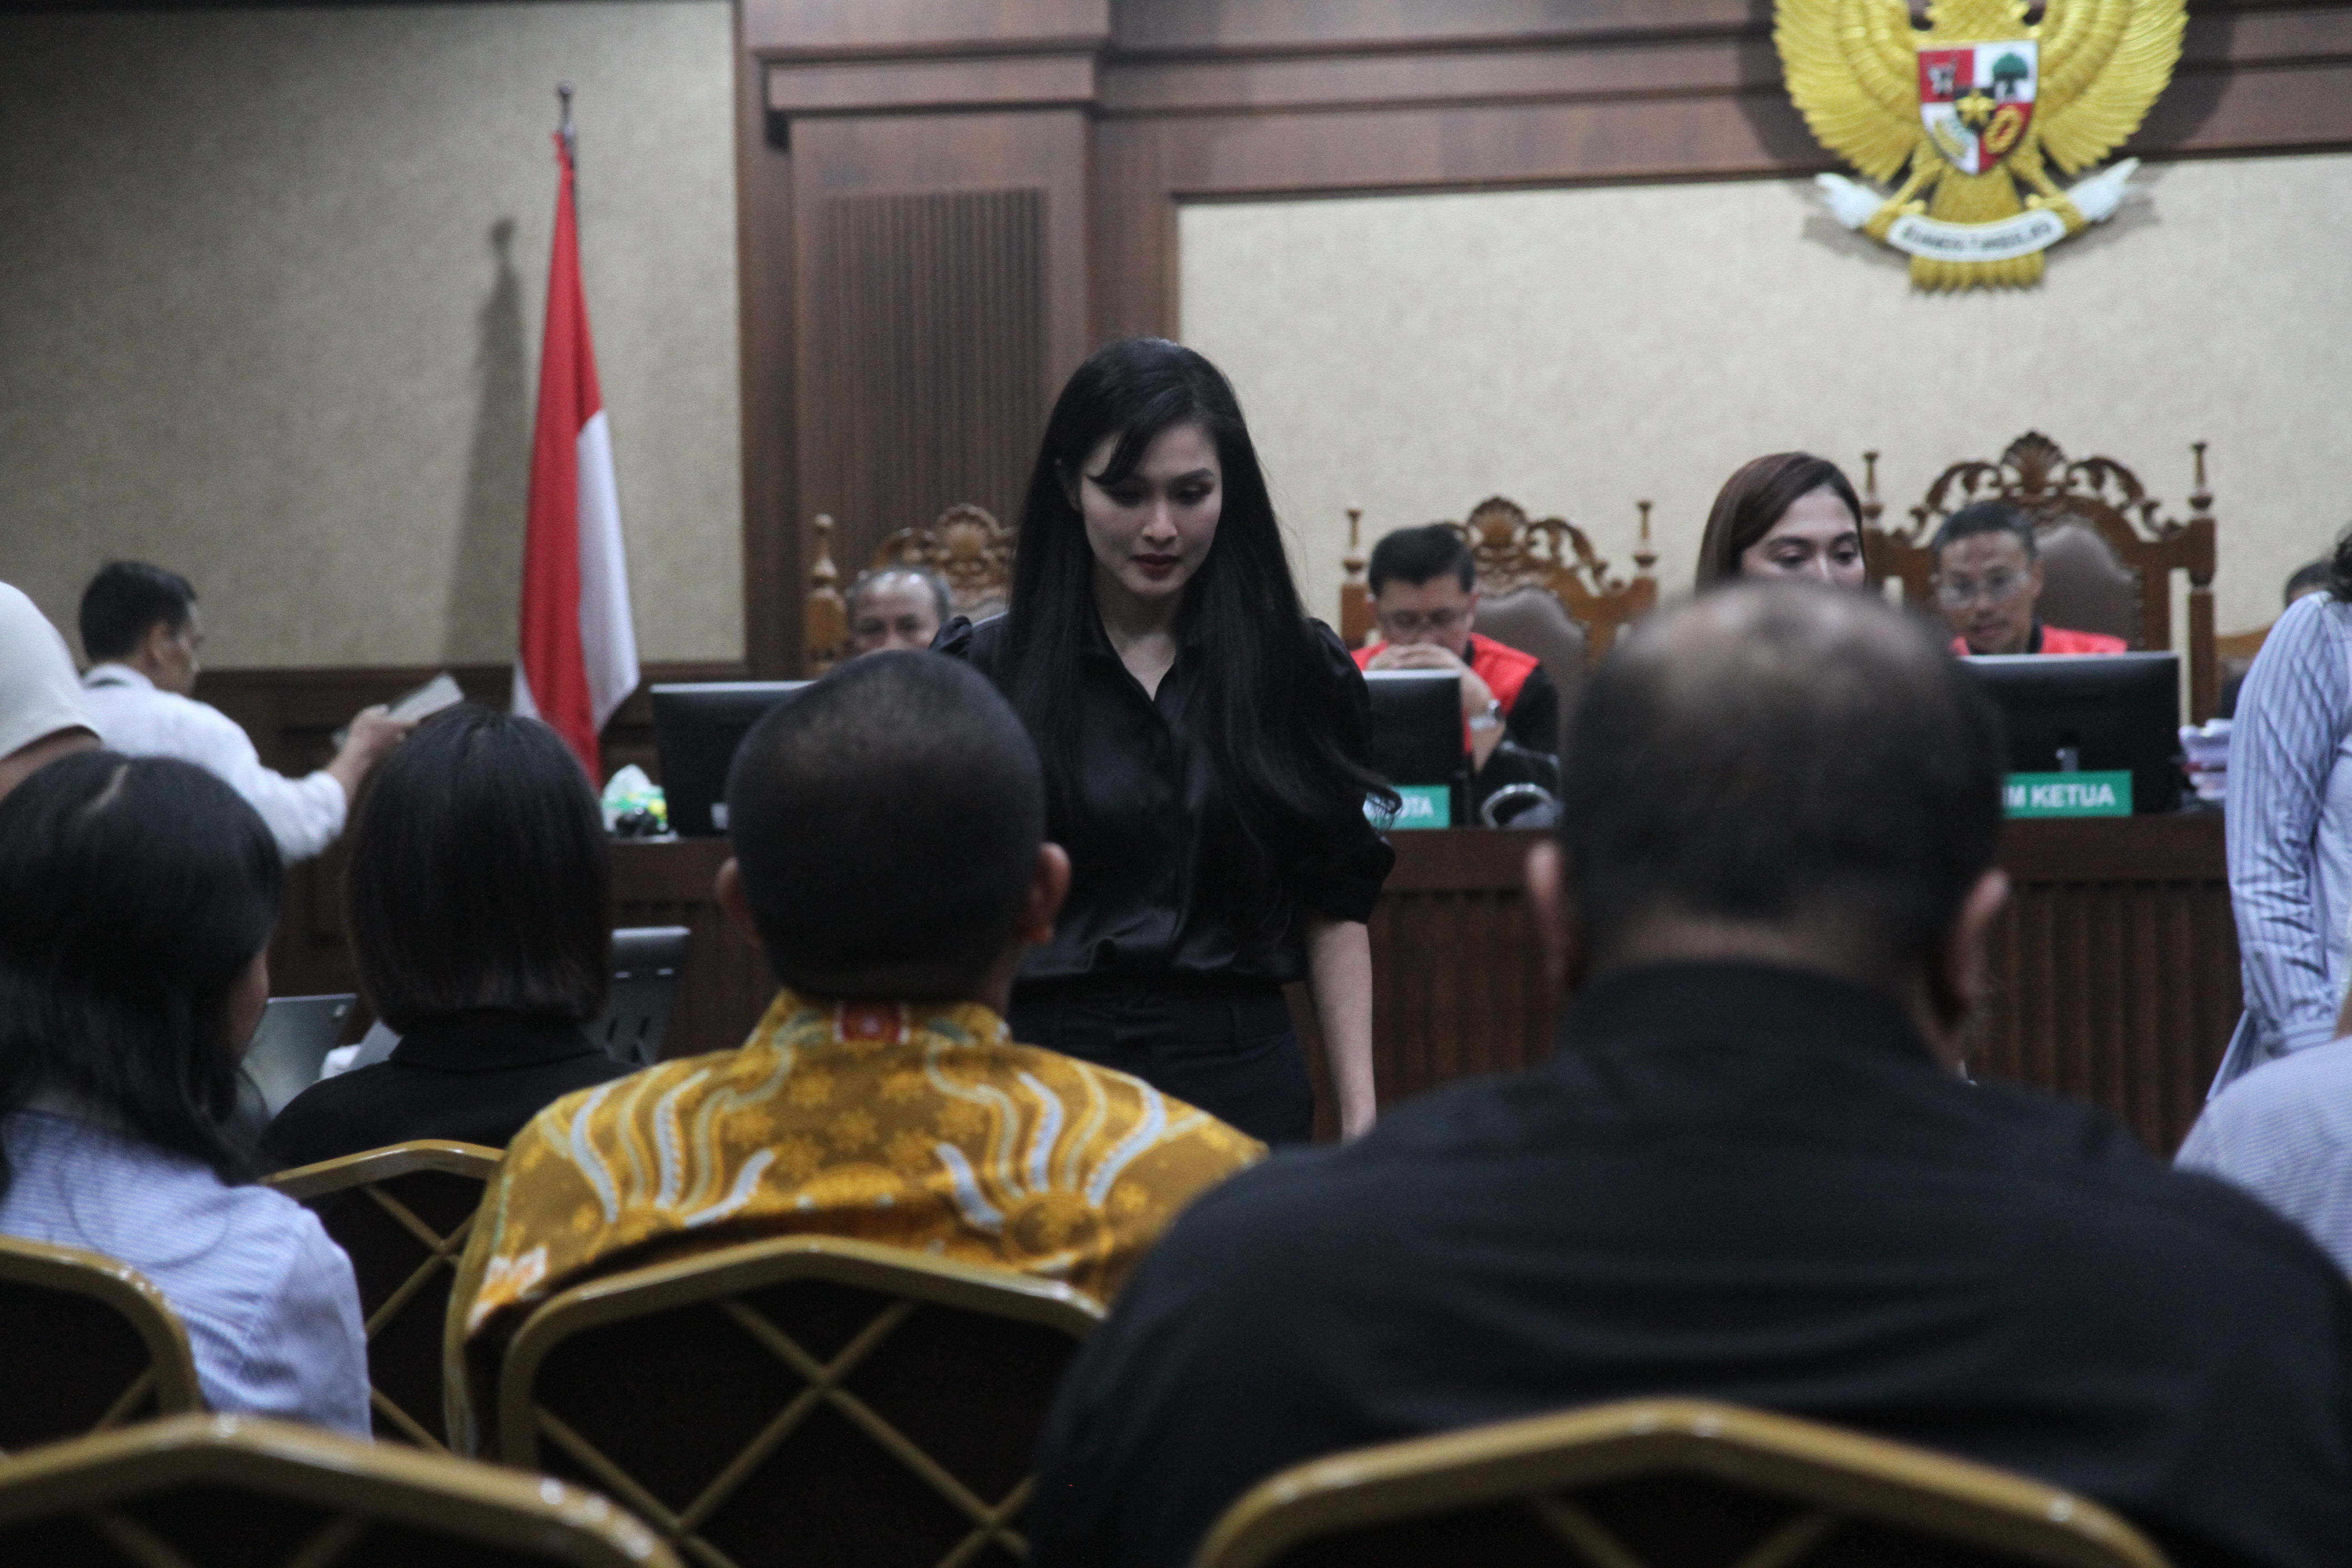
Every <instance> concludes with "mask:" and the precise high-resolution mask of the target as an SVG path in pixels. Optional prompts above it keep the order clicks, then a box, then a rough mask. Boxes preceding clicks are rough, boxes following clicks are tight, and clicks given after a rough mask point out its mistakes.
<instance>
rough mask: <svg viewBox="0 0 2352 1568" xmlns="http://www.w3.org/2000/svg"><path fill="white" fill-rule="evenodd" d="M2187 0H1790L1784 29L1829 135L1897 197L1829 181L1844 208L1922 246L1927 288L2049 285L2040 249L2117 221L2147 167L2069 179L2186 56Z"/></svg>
mask: <svg viewBox="0 0 2352 1568" xmlns="http://www.w3.org/2000/svg"><path fill="white" fill-rule="evenodd" d="M2183 5H2184V0H2049V5H2048V6H2047V7H2046V9H2045V10H2044V11H2043V13H2042V19H2041V21H2040V22H2039V23H2038V24H2036V25H2034V26H2027V25H2026V20H2025V16H2026V7H2025V5H2024V0H1931V3H1930V4H1929V5H1928V6H1927V29H1926V30H1925V31H1924V32H1923V31H1921V30H1920V29H1918V28H1916V27H1915V26H1913V25H1912V21H1911V12H1910V8H1909V6H1908V5H1907V4H1906V0H1779V5H1778V6H1777V8H1776V9H1777V14H1776V16H1775V18H1774V25H1773V30H1772V41H1773V43H1774V44H1775V45H1776V46H1777V47H1779V49H1780V65H1781V68H1782V69H1784V70H1785V71H1786V72H1787V73H1788V79H1789V96H1790V98H1792V99H1793V100H1796V105H1797V108H1798V109H1799V110H1801V111H1802V112H1803V114H1804V116H1805V123H1806V124H1807V125H1809V126H1811V128H1812V132H1813V134H1814V135H1815V136H1817V137H1819V138H1820V139H1821V142H1822V145H1823V146H1824V147H1827V148H1828V149H1829V150H1830V151H1831V152H1832V153H1837V154H1838V155H1839V156H1840V157H1842V158H1844V159H1845V160H1846V161H1847V162H1848V163H1852V164H1853V166H1854V167H1855V168H1856V169H1858V170H1860V171H1861V172H1862V174H1864V176H1865V177H1866V178H1869V179H1872V180H1875V181H1878V182H1879V183H1880V184H1888V183H1891V182H1893V180H1894V179H1895V175H1896V174H1897V173H1898V172H1901V171H1903V169H1904V166H1905V164H1906V163H1907V164H1909V165H1910V167H1909V171H1908V172H1907V173H1905V174H1904V175H1903V183H1902V184H1900V185H1898V186H1896V187H1895V191H1894V193H1893V194H1892V195H1886V194H1884V193H1882V192H1880V191H1877V190H1874V189H1872V188H1871V187H1870V186H1868V185H1864V184H1860V183H1858V182H1856V181H1853V180H1849V179H1847V178H1845V177H1844V176H1843V175H1841V174H1823V175H1822V176H1821V177H1820V180H1821V184H1822V190H1823V191H1824V192H1825V193H1826V194H1827V195H1828V197H1829V204H1830V209H1831V211H1832V212H1834V213H1835V214H1836V215H1837V216H1838V219H1839V221H1840V222H1842V223H1843V224H1844V225H1845V226H1847V227H1848V228H1858V229H1861V230H1862V231H1863V232H1864V233H1865V234H1868V235H1870V236H1871V237H1874V238H1875V239H1880V240H1884V241H1885V243H1887V244H1889V245H1891V246H1894V247H1895V248H1896V249H1898V250H1902V251H1905V252H1906V253H1908V254H1909V256H1910V258H1911V281H1912V282H1913V283H1914V284H1916V285H1917V286H1918V287H1920V288H1922V289H1967V288H1972V287H1986V288H1996V287H2003V286H2019V285H2024V284H2031V283H2038V282H2040V281H2041V280H2042V252H2043V251H2044V250H2046V249H2048V248H2049V247H2051V246H2053V245H2055V244H2056V243H2057V242H2058V241H2060V240H2062V239H2063V238H2065V237H2067V236H2068V235H2070V234H2076V233H2079V232H2081V231H2082V230H2083V229H2084V228H2086V227H2088V226H2090V225H2092V224H2094V223H2096V222H2098V221H2099V220H2100V219H2102V218H2105V217H2106V216H2109V215H2110V214H2112V213H2113V212H2114V211H2115V210H2116V205H2117V204H2118V203H2120V202H2121V201H2122V200H2123V194H2124V184H2125V182H2126V181H2127V180H2129V179H2130V178H2131V175H2132V171H2133V170H2135V169H2137V167H2139V161H2138V160H2137V159H2136V158H2126V159H2125V160H2124V161H2123V162H2122V163H2117V164H2116V165H2115V166H2114V167H2113V168H2109V169H2105V170H2102V171H2101V172H2100V173H2098V174H2093V175H2091V176H2090V177H2088V178H2087V179H2084V180H2081V181H2078V182H2077V183H2076V184H2074V186H2073V187H2072V188H2070V189H2066V190H2061V189H2059V188H2058V186H2057V185H2056V184H2054V183H2053V181H2052V179H2051V177H2050V172H2049V166H2050V165H2051V164H2053V163H2054V164H2056V165H2057V166H2058V168H2060V169H2061V170H2063V171H2064V172H2065V173H2066V174H2070V175H2071V174H2077V173H2079V172H2081V171H2082V170H2084V169H2087V168H2089V167H2090V166H2091V165H2092V164H2094V163H2097V162H2098V161H2099V160H2100V159H2101V158H2104V157H2105V156H2106V155H2107V153H2110V152H2111V151H2113V150H2114V149H2115V148H2116V146H2117V145H2119V144H2120V143H2121V142H2123V141H2124V139H2125V138H2126V137H2127V136H2129V135H2130V134H2131V133H2132V132H2134V131H2136V130H2137V129H2138V128H2139V122H2140V121H2141V120H2142V119H2143V118H2144V117H2145V116H2146V115H2147V110H2148V106H2149V105H2150V104H2153V103H2154V102H2155V101H2156V98H2157V94H2158V93H2160V92H2162V91H2163V90H2164V86H2165V83H2166V82H2167V81H2168V80H2170V79H2171V77H2172V68H2173V65H2174V63H2175V62H2176V61H2178V60H2179V58H2180V34H2181V29H2182V28H2183V26H2186V22H2187V18H2186V16H2185V14H2184V11H2183Z"/></svg>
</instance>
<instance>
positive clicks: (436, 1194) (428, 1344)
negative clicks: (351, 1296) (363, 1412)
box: [268, 1140, 501, 1449]
mask: <svg viewBox="0 0 2352 1568" xmlns="http://www.w3.org/2000/svg"><path fill="white" fill-rule="evenodd" d="M500 1158H501V1155H500V1154H499V1151H498V1150H496V1149H485V1148H483V1147H482V1146H481V1145H480V1144H478V1143H456V1142H439V1141H433V1140H427V1141H424V1142H414V1143H395V1144H394V1145H392V1146H391V1147H390V1148H387V1149H371V1150H368V1151H367V1152H364V1153H360V1154H346V1155H344V1156H343V1157H342V1158H341V1159H340V1160H323V1161H320V1163H318V1164H315V1165H302V1166H299V1167H297V1168H296V1169H294V1170H291V1171H281V1172H279V1173H278V1174H277V1175H275V1176H272V1177H270V1178H269V1181H268V1185H270V1186H273V1187H275V1188H277V1189H278V1191H279V1192H281V1193H284V1194H286V1195H287V1196H288V1197H290V1198H295V1199H298V1200H299V1201H300V1202H302V1203H305V1204H308V1205H310V1207H311V1209H313V1210H314V1211H315V1212H316V1213H317V1214H318V1215H319V1219H320V1223H321V1224H323V1225H324V1226H326V1227H327V1234H328V1235H329V1236H331V1237H334V1238H335V1242H336V1244H337V1245H338V1246H340V1247H341V1248H342V1249H343V1250H344V1251H345V1252H346V1253H349V1254H350V1255H351V1259H352V1273H353V1274H355V1275H356V1276H358V1279H359V1287H360V1310H361V1311H362V1313H363V1314H365V1316H366V1319H367V1340H368V1403H369V1405H371V1406H372V1408H373V1415H374V1425H375V1435H376V1436H378V1437H382V1438H386V1439H390V1440H393V1441H396V1442H402V1443H414V1444H415V1445H416V1446H418V1447H425V1448H433V1449H446V1447H447V1436H446V1428H445V1426H443V1416H442V1411H441V1379H442V1370H441V1334H442V1323H443V1320H444V1319H445V1318H446V1316H447V1314H448V1310H449V1285H450V1281H451V1280H452V1279H454V1278H455V1276H456V1274H457V1259H458V1258H459V1257H460V1256H461V1255H462V1254H463V1253H464V1252H465V1250H466V1237H467V1235H468V1234H470V1233H471V1231H472V1229H473V1225H474V1211H475V1210H476V1209H478V1208H479V1207H480V1206H481V1203H482V1186H483V1184H484V1183H486V1182H488V1180H489V1179H490V1177H491V1175H492V1174H493V1173H496V1172H497V1170H498V1168H499V1159H500Z"/></svg>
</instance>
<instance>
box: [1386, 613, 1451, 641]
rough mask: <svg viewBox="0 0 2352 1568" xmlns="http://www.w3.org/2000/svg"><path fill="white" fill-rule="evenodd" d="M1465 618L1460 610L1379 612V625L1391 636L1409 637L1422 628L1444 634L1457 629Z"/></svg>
mask: <svg viewBox="0 0 2352 1568" xmlns="http://www.w3.org/2000/svg"><path fill="white" fill-rule="evenodd" d="M1467 619H1469V616H1466V615H1465V614H1464V613H1463V612H1462V611H1460V610H1432V611H1430V612H1429V613H1428V614H1427V615H1423V614H1422V613H1421V612H1420V611H1419V610H1382V611H1381V612H1380V622H1381V628H1382V629H1383V630H1385V631H1386V632H1388V634H1389V635H1390V636H1391V637H1411V636H1412V635H1413V634H1414V633H1415V632H1418V631H1423V630H1428V631H1433V632H1436V633H1437V634H1439V635H1440V636H1444V634H1445V633H1447V632H1451V631H1457V630H1459V629H1460V628H1461V626H1462V623H1463V622H1464V621H1465V620H1467Z"/></svg>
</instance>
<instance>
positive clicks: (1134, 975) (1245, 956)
mask: <svg viewBox="0 0 2352 1568" xmlns="http://www.w3.org/2000/svg"><path fill="white" fill-rule="evenodd" d="M1315 630H1316V634H1317V636H1316V643H1317V647H1318V649H1319V651H1320V652H1321V654H1322V660H1323V665H1324V669H1325V673H1326V674H1327V675H1328V678H1329V679H1330V680H1331V681H1332V682H1333V683H1334V684H1335V685H1337V686H1338V687H1339V689H1340V692H1341V701H1340V704H1339V706H1340V709H1341V711H1342V712H1343V713H1344V714H1345V715H1346V717H1345V719H1344V721H1343V725H1344V729H1343V742H1344V743H1345V744H1346V745H1347V747H1348V749H1349V752H1351V753H1352V754H1354V755H1355V756H1357V757H1358V758H1362V757H1363V756H1364V755H1365V754H1366V752H1367V751H1368V750H1369V742H1370V727H1371V699H1370V695H1369V693H1368V692H1367V691H1366V689H1365V687H1364V678H1363V675H1362V673H1361V672H1360V671H1359V670H1358V669H1357V668H1356V665H1355V661H1354V660H1353V659H1351V658H1349V657H1348V652H1347V649H1346V648H1345V647H1342V646H1341V645H1340V642H1339V637H1337V636H1336V635H1334V634H1333V633H1332V631H1331V629H1330V628H1329V627H1328V626H1324V625H1322V624H1321V623H1320V622H1317V623H1316V625H1315ZM1003 633H1004V618H1003V616H994V617H992V618H991V619H989V620H986V621H983V622H982V623H981V624H980V625H979V626H973V625H971V622H970V621H968V620H965V619H963V618H962V617H961V616H959V617H957V618H956V619H955V620H952V621H950V622H949V623H948V625H947V626H944V627H942V628H941V629H940V636H939V639H938V640H937V641H936V642H934V643H933V644H932V647H934V648H936V649H937V650H938V651H940V652H941V653H944V654H947V655H949V656H950V657H951V658H961V659H965V660H967V661H969V662H970V663H971V666H972V667H973V668H976V669H978V670H979V671H981V673H982V674H983V675H987V676H989V677H990V678H991V679H994V678H995V675H996V664H997V660H998V659H999V658H1001V657H1002V655H1003V641H1004V638H1003ZM1082 657H1083V658H1084V659H1085V661H1086V662H1085V668H1084V671H1083V673H1082V675H1081V676H1080V679H1079V696H1078V700H1079V703H1080V705H1081V707H1082V709H1083V712H1082V714H1081V716H1080V721H1079V725H1078V734H1079V741H1078V747H1079V753H1078V756H1077V757H1076V759H1075V760H1076V767H1074V768H1073V769H1072V770H1071V772H1072V774H1073V776H1074V778H1075V781H1076V783H1075V793H1076V799H1075V800H1074V801H1073V802H1072V803H1071V805H1070V806H1069V808H1068V809H1067V810H1066V811H1065V810H1062V809H1058V808H1057V809H1056V811H1055V815H1054V817H1053V819H1052V820H1051V821H1050V822H1049V823H1048V824H1047V827H1046V831H1047V834H1048V836H1049V837H1052V838H1053V840H1054V841H1055V843H1057V844H1059V845H1061V846H1062V847H1063V848H1065V849H1066V850H1068V851H1069V856H1070V896H1069V900H1068V902H1066V904H1064V905H1063V907H1062V918H1061V921H1060V923H1059V924H1058V925H1056V926H1055V930H1054V940H1053V941H1052V942H1050V943H1048V944H1046V945H1045V946H1044V947H1041V948H1038V949H1037V950H1035V951H1034V952H1032V953H1031V954H1030V955H1029V960H1028V963H1026V964H1024V966H1023V968H1022V971H1021V976H1020V983H1019V991H1018V993H1017V996H1018V997H1019V999H1022V1000H1030V1001H1047V1000H1052V999H1054V998H1055V997H1056V996H1057V995H1083V994H1100V993H1104V992H1108V991H1115V990H1117V989H1118V988H1119V987H1120V984H1121V983H1122V982H1127V983H1130V984H1139V985H1140V984H1155V983H1156V984H1158V985H1159V986H1160V988H1162V989H1166V990H1169V991H1171V992H1192V993H1196V994H1246V993H1250V992H1265V991H1271V990H1273V989H1274V988H1276V987H1277V986H1281V985H1285V984H1289V983H1290V982H1292V981H1294V980H1301V979H1304V978H1306V975H1307V934H1306V920H1305V917H1307V916H1308V915H1320V916H1322V917H1324V918H1325V919H1328V920H1335V921H1363V920H1369V919H1370V916H1371V912H1372V905H1373V903H1374V902H1375V901H1377V900H1378V899H1379V898H1380V892H1381V882H1382V881H1384V880H1386V879H1387V877H1388V874H1389V868H1390V867H1391V866H1392V865H1394V864H1395V862H1396V851H1395V850H1393V849H1391V848H1390V847H1389V845H1388V842H1387V840H1385V839H1383V838H1382V837H1381V836H1380V835H1379V834H1378V833H1377V832H1375V831H1374V830H1373V828H1372V826H1371V824H1370V823H1369V822H1368V821H1366V820H1365V819H1364V816H1363V813H1362V811H1361V809H1360V808H1357V809H1350V810H1348V811H1345V812H1340V813H1338V814H1335V815H1334V816H1332V817H1331V819H1330V820H1328V821H1325V822H1318V823H1312V824H1307V825H1304V826H1299V827H1297V828H1296V829H1294V830H1293V831H1291V832H1290V833H1287V834H1286V835H1285V836H1284V837H1282V839H1281V840H1280V841H1278V842H1276V843H1275V844H1273V845H1272V846H1270V849H1271V853H1268V852H1266V851H1262V850H1261V849H1259V848H1258V847H1256V846H1255V845H1254V844H1253V843H1252V842H1251V841H1250V839H1249V837H1248V836H1247V834H1245V833H1244V830H1243V827H1242V823H1241V818H1240V816H1238V815H1237V813H1236V812H1235V809H1234V801H1233V796H1232V795H1231V793H1230V791H1229V790H1228V788H1227V785H1226V784H1225V781H1224V779H1223V777H1222V776H1221V775H1220V773H1219V771H1218V769H1217V767H1216V764H1215V763H1214V762H1213V760H1212V759H1211V757H1210V754H1209V752H1208V748H1207V746H1206V745H1205V744H1204V743H1203V742H1202V741H1201V739H1200V738H1199V736H1198V735H1197V734H1196V733H1195V731H1194V727H1193V724H1192V704H1193V701H1194V700H1195V697H1196V694H1197V693H1198V692H1199V690H1200V685H1201V668H1202V660H1203V659H1204V658H1208V657H1209V650H1208V649H1207V648H1205V647H1202V644H1201V643H1200V641H1199V640H1198V639H1197V638H1195V637H1187V638H1186V639H1185V640H1184V642H1183V643H1182V644H1181V647H1179V648H1178V650H1177V654H1176V662H1175V663H1174V664H1172V665H1171V666H1170V667H1169V670H1168V673H1167V674H1166V675H1164V676H1162V677H1161V678H1160V689H1159V691H1158V692H1157V693H1156V694H1155V693H1147V692H1146V691H1145V690H1144V689H1143V684H1142V682H1140V681H1139V680H1137V679H1135V677H1134V675H1133V674H1132V673H1130V672H1129V669H1128V668H1127V666H1126V665H1124V664H1122V663H1121V662H1119V658H1118V652H1117V651H1116V650H1115V649H1113V648H1112V647H1111V646H1110V639H1109V638H1108V637H1106V636H1105V635H1104V633H1103V629H1102V624H1101V622H1100V620H1099V619H1098V618H1097V617H1095V616H1088V617H1087V637H1086V645H1085V651H1084V653H1083V655H1082Z"/></svg>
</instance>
